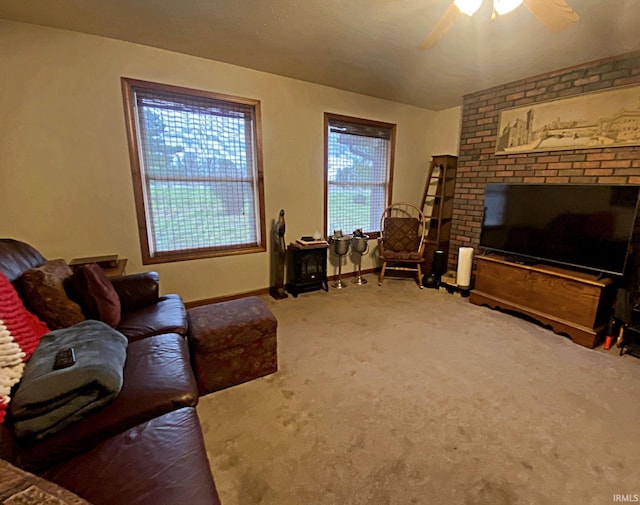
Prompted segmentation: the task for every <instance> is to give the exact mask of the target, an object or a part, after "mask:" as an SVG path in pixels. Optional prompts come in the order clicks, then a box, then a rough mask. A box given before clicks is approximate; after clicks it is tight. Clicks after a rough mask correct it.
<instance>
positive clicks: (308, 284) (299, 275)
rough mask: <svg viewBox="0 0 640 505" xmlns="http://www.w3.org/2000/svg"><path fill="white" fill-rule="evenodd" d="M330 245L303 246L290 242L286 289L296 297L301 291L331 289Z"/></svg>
mask: <svg viewBox="0 0 640 505" xmlns="http://www.w3.org/2000/svg"><path fill="white" fill-rule="evenodd" d="M328 248H329V246H328V245H315V246H313V245H308V246H303V245H300V244H297V243H291V244H289V247H288V250H287V253H288V254H287V281H288V282H287V284H286V285H285V288H286V290H287V291H288V292H289V293H291V294H292V295H293V296H294V297H297V296H298V294H299V293H306V292H308V291H315V290H317V289H324V290H325V291H329V283H328V279H327V249H328Z"/></svg>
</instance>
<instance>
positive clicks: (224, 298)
mask: <svg viewBox="0 0 640 505" xmlns="http://www.w3.org/2000/svg"><path fill="white" fill-rule="evenodd" d="M379 271H380V267H377V268H370V269H368V270H363V271H362V275H365V274H373V273H377V272H379ZM356 275H358V273H357V272H350V273H343V274H342V278H343V279H344V278H345V277H355V276H356ZM327 279H328V280H329V281H335V280H337V279H338V276H337V275H332V276H330V277H328V278H327ZM269 289H270V288H261V289H256V290H253V291H245V292H244V293H236V294H233V295H225V296H216V297H214V298H205V299H202V300H193V301H191V302H185V304H184V305H185V307H187V309H191V308H193V307H200V306H201V305H209V304H211V303H219V302H228V301H229V300H237V299H239V298H247V297H249V296H263V295H268V294H269ZM329 290H331V288H329Z"/></svg>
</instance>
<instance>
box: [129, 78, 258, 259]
mask: <svg viewBox="0 0 640 505" xmlns="http://www.w3.org/2000/svg"><path fill="white" fill-rule="evenodd" d="M121 84H122V95H123V101H124V109H125V110H124V112H125V122H126V129H127V143H128V146H129V159H130V163H131V177H132V181H133V192H134V200H135V205H136V219H137V222H138V237H139V240H140V251H141V256H142V264H143V265H150V264H157V263H168V262H174V261H187V260H193V259H201V258H214V257H220V256H233V255H237V254H253V253H259V252H265V251H266V250H267V232H266V218H265V199H264V170H263V157H262V122H261V118H262V115H261V108H260V100H256V99H252V98H243V97H238V96H232V95H224V94H221V93H214V92H210V91H204V90H196V89H191V88H184V87H180V86H172V85H168V84H161V83H155V82H150V81H142V80H137V79H131V78H127V77H122V78H121ZM134 88H143V89H149V90H155V91H163V92H167V93H174V94H182V95H190V96H195V97H199V98H205V99H210V100H218V101H225V102H231V103H237V104H242V105H249V106H251V108H252V113H251V118H252V121H253V122H254V124H253V128H251V131H250V132H247V133H248V134H247V138H251V139H252V144H253V150H254V152H253V163H252V164H253V167H254V168H255V172H254V173H255V178H254V179H253V186H254V191H255V192H256V194H255V199H254V204H255V206H256V208H255V210H256V211H257V213H258V216H257V219H256V222H257V224H258V227H259V230H257V234H256V235H257V237H256V238H257V243H256V244H249V245H239V246H235V247H213V248H206V249H198V250H182V251H170V252H161V253H155V254H153V255H152V254H151V251H150V248H149V243H150V238H151V235H152V233H153V231H152V229H151V226H152V225H153V220H152V217H151V216H149V219H147V217H148V216H147V211H146V206H145V189H144V184H143V177H142V164H141V158H140V152H139V146H138V138H139V133H140V132H139V131H138V124H137V105H136V103H135V97H134ZM247 128H249V125H247ZM196 179H197V178H196ZM200 179H203V180H204V178H200ZM209 179H212V178H209ZM212 180H213V179H212Z"/></svg>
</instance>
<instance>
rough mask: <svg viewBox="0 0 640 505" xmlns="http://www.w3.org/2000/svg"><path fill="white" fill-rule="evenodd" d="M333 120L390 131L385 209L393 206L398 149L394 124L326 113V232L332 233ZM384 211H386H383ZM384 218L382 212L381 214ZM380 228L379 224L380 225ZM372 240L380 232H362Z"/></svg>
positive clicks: (348, 231) (346, 231) (376, 230)
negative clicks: (330, 155)
mask: <svg viewBox="0 0 640 505" xmlns="http://www.w3.org/2000/svg"><path fill="white" fill-rule="evenodd" d="M331 120H336V121H343V122H348V123H353V124H356V125H362V126H373V127H377V128H387V129H389V130H390V133H391V136H390V139H389V150H388V152H387V174H386V202H385V208H386V207H388V206H389V205H391V202H392V201H393V200H392V195H393V174H394V160H395V149H396V125H395V124H394V123H385V122H382V121H375V120H373V119H364V118H358V117H353V116H344V115H341V114H334V113H332V112H325V113H324V230H325V231H326V233H330V230H329V229H328V226H329V123H330V121H331ZM382 210H383V211H384V209H382ZM380 216H382V212H381V213H380ZM378 227H379V224H378ZM343 231H345V233H351V232H352V231H353V230H343ZM362 231H363V233H365V234H366V235H368V236H369V238H370V239H376V238H378V237H379V236H380V230H378V229H375V230H362Z"/></svg>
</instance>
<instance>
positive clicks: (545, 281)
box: [469, 255, 615, 348]
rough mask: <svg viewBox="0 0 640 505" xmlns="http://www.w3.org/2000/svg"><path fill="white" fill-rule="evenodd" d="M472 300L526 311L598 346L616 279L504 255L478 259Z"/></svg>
mask: <svg viewBox="0 0 640 505" xmlns="http://www.w3.org/2000/svg"><path fill="white" fill-rule="evenodd" d="M476 264H477V268H476V278H475V279H476V280H475V287H474V289H473V291H471V296H470V297H469V301H470V302H471V303H473V304H476V305H487V306H489V307H491V308H494V309H503V310H511V311H515V312H518V313H520V314H525V315H527V316H529V317H532V318H533V319H535V320H537V321H540V322H541V323H543V324H545V325H548V326H550V327H551V328H552V329H553V331H555V332H556V333H564V334H566V335H569V336H570V337H571V339H572V340H573V341H574V342H575V343H576V344H580V345H583V346H585V347H589V348H594V347H595V346H597V345H598V343H599V342H600V341H601V339H602V337H603V335H604V333H605V331H606V329H607V325H608V322H609V316H610V313H611V306H612V304H613V298H614V295H615V292H614V291H615V290H614V287H615V286H614V281H613V279H609V278H603V277H600V276H597V275H593V274H587V273H582V272H576V271H572V270H568V269H564V268H559V267H554V266H550V265H542V264H540V265H522V264H519V263H514V262H512V261H508V260H507V259H506V258H504V257H503V256H499V255H488V256H477V257H476Z"/></svg>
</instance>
